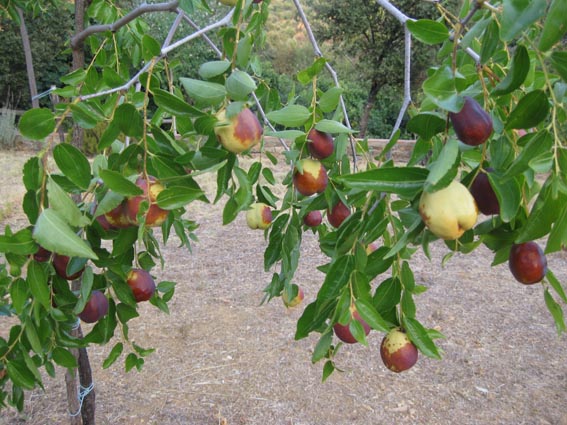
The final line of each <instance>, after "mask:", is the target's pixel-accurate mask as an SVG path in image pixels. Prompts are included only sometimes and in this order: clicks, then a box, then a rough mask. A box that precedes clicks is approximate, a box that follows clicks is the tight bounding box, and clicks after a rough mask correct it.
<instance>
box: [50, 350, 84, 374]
mask: <svg viewBox="0 0 567 425" xmlns="http://www.w3.org/2000/svg"><path fill="white" fill-rule="evenodd" d="M51 354H52V356H53V361H54V362H55V363H57V364H58V365H59V366H62V367H66V368H67V369H74V368H76V367H78V364H77V359H76V358H75V356H74V355H72V354H71V353H70V352H69V351H68V350H66V349H65V348H63V347H55V348H54V349H53V352H52V353H51Z"/></svg>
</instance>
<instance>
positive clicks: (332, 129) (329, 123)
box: [315, 119, 355, 134]
mask: <svg viewBox="0 0 567 425" xmlns="http://www.w3.org/2000/svg"><path fill="white" fill-rule="evenodd" d="M315 128H316V129H317V130H319V131H322V132H324V133H334V134H335V133H336V134H352V133H355V131H354V130H352V129H350V128H348V127H347V126H345V125H343V124H342V123H340V122H338V121H333V120H325V119H324V120H321V121H319V122H318V123H317V124H315Z"/></svg>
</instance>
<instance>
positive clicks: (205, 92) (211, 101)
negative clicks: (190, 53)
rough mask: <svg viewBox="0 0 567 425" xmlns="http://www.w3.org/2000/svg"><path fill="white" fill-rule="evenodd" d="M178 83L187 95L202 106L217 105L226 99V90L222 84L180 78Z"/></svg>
mask: <svg viewBox="0 0 567 425" xmlns="http://www.w3.org/2000/svg"><path fill="white" fill-rule="evenodd" d="M179 81H180V82H181V84H182V85H183V87H184V88H185V91H186V92H187V94H188V95H189V96H190V97H192V98H193V99H195V101H196V102H198V103H201V104H203V105H206V106H213V105H217V104H219V103H220V102H222V101H223V100H224V98H225V97H226V88H225V86H223V85H222V84H218V83H211V82H208V81H201V80H195V79H193V78H180V79H179Z"/></svg>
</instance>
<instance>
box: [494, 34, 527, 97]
mask: <svg viewBox="0 0 567 425" xmlns="http://www.w3.org/2000/svg"><path fill="white" fill-rule="evenodd" d="M529 71H530V55H529V54H528V49H526V48H525V47H524V46H523V45H519V46H517V47H516V52H515V53H514V58H513V59H512V63H511V64H510V69H509V70H508V74H506V77H505V78H504V79H503V80H502V81H500V83H498V85H497V86H496V87H494V90H492V95H494V96H501V95H503V94H508V93H511V92H513V91H514V90H516V89H517V88H518V87H520V86H521V85H522V83H523V82H524V81H525V79H526V77H527V76H528V72H529Z"/></svg>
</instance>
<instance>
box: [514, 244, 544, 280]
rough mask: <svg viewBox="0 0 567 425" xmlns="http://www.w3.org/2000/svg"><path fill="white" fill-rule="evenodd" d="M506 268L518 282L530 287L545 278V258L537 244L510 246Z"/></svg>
mask: <svg viewBox="0 0 567 425" xmlns="http://www.w3.org/2000/svg"><path fill="white" fill-rule="evenodd" d="M508 266H509V267H510V271H511V272H512V274H513V275H514V277H515V278H516V280H517V281H518V282H521V283H523V284H524V285H531V284H534V283H538V282H541V280H542V279H543V278H544V277H545V274H546V273H547V258H546V257H545V254H544V253H543V251H542V249H541V248H540V246H539V245H538V244H537V243H535V242H533V241H532V242H524V243H521V244H517V245H512V249H511V250H510V256H509V257H508Z"/></svg>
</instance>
